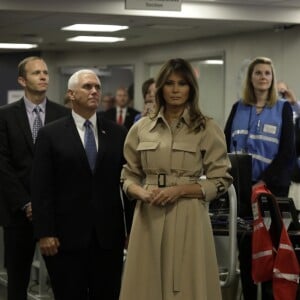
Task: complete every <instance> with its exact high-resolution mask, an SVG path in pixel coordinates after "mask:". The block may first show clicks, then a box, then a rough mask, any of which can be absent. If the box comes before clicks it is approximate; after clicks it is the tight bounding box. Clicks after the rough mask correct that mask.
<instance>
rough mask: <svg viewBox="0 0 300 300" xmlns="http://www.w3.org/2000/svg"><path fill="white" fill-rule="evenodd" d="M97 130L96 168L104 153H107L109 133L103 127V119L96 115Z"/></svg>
mask: <svg viewBox="0 0 300 300" xmlns="http://www.w3.org/2000/svg"><path fill="white" fill-rule="evenodd" d="M97 130H98V155H97V161H96V168H95V170H97V168H98V166H99V165H101V161H102V160H103V156H104V153H105V152H106V151H107V147H108V145H109V139H110V137H109V133H108V132H107V129H106V127H105V124H104V122H103V119H102V118H101V117H99V115H98V114H97Z"/></svg>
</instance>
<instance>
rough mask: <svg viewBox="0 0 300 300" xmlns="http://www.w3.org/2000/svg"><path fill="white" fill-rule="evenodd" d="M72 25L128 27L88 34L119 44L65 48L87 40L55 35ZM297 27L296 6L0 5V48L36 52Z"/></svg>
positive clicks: (61, 1) (242, 0)
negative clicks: (32, 46)
mask: <svg viewBox="0 0 300 300" xmlns="http://www.w3.org/2000/svg"><path fill="white" fill-rule="evenodd" d="M140 1H146V0H140ZM148 1H151V0H148ZM152 1H153V0H152ZM42 2H43V3H42ZM45 2H46V3H45ZM74 23H89V24H95V23H100V24H115V25H128V26H129V29H127V30H123V31H119V32H115V33H113V34H107V33H106V34H104V33H103V34H102V33H101V34H100V33H92V34H91V35H113V36H117V37H125V38H126V41H124V42H119V43H114V44H96V43H75V42H73V43H71V42H66V39H67V38H68V37H72V36H75V35H79V34H84V35H87V34H89V33H87V32H85V33H78V32H71V31H62V30H60V29H61V27H64V26H68V25H72V24H74ZM298 24H300V1H299V0H291V1H280V0H239V1H237V0H220V1H218V0H217V1H213V0H211V1H201V0H190V1H185V0H182V6H181V11H157V10H156V11H150V10H133V9H132V10H128V9H125V0H123V1H120V0H108V1H104V0H51V1H41V0H39V1H38V0H1V4H0V43H2V42H7V43H9V42H18V43H37V44H38V45H39V46H38V48H37V49H38V50H41V51H76V50H78V51H83V50H97V49H99V50H101V49H102V48H105V49H107V48H110V47H112V48H114V47H142V46H147V45H157V44H162V43H170V42H175V41H179V42H180V41H184V40H191V39H201V38H208V37H215V36H221V35H231V34H236V33H243V32H251V31H258V30H282V29H288V28H291V27H294V26H298ZM0 51H2V52H5V51H8V50H0ZM10 51H11V50H10Z"/></svg>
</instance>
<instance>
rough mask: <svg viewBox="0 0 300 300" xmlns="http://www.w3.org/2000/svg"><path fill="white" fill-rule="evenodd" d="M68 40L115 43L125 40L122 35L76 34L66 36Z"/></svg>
mask: <svg viewBox="0 0 300 300" xmlns="http://www.w3.org/2000/svg"><path fill="white" fill-rule="evenodd" d="M67 41H69V42H85V43H115V42H122V41H125V38H123V37H113V36H88V35H78V36H74V37H72V38H68V39H67Z"/></svg>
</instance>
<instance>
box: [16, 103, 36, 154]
mask: <svg viewBox="0 0 300 300" xmlns="http://www.w3.org/2000/svg"><path fill="white" fill-rule="evenodd" d="M15 115H16V120H17V122H18V124H19V127H20V129H21V131H22V132H23V133H24V136H25V139H26V142H27V144H28V146H29V148H30V149H31V151H32V152H33V139H32V133H31V129H30V125H29V121H28V116H27V112H26V107H25V103H24V100H23V98H22V99H21V100H19V101H18V102H17V103H16V110H15Z"/></svg>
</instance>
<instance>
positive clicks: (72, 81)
mask: <svg viewBox="0 0 300 300" xmlns="http://www.w3.org/2000/svg"><path fill="white" fill-rule="evenodd" d="M82 74H93V75H96V76H97V74H96V73H95V72H94V71H92V70H90V69H82V70H79V71H77V72H75V73H73V74H72V75H71V77H70V78H69V80H68V89H69V90H74V89H75V88H76V86H77V85H78V83H79V77H80V76H81V75H82ZM97 77H98V76H97Z"/></svg>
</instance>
